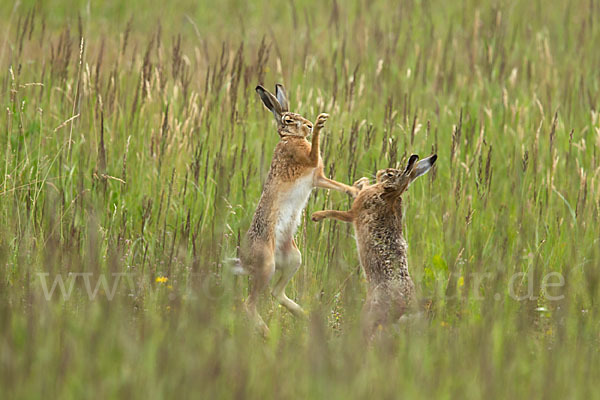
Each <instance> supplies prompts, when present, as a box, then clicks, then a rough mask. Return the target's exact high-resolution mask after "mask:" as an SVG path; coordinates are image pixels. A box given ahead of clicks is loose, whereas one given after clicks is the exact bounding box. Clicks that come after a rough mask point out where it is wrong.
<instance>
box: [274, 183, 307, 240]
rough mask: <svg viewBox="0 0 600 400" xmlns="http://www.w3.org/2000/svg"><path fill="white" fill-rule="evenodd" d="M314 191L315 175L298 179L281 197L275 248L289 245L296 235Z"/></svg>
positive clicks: (276, 225)
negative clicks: (309, 198)
mask: <svg viewBox="0 0 600 400" xmlns="http://www.w3.org/2000/svg"><path fill="white" fill-rule="evenodd" d="M312 189H313V174H312V173H311V174H308V175H305V176H303V177H302V178H300V179H298V180H297V181H296V182H295V183H294V185H293V186H292V187H290V188H289V189H288V190H287V191H286V192H284V193H281V194H280V197H279V215H278V216H277V223H276V224H275V248H276V249H279V248H281V246H283V245H285V244H287V243H288V242H289V240H290V239H291V238H293V237H294V235H295V234H296V229H298V226H299V225H300V215H301V214H302V210H304V207H306V203H307V202H308V197H309V196H310V192H311V191H312Z"/></svg>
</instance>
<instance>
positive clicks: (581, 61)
mask: <svg viewBox="0 0 600 400" xmlns="http://www.w3.org/2000/svg"><path fill="white" fill-rule="evenodd" d="M9 3H10V2H5V3H3V4H2V5H0V22H2V23H1V24H0V32H2V36H0V92H1V93H2V97H0V102H1V104H2V110H1V112H0V127H1V129H0V133H1V134H0V145H1V146H0V149H1V151H0V266H1V267H2V268H1V274H0V332H1V333H0V393H2V395H1V397H2V398H37V397H41V396H46V397H50V398H115V397H120V398H165V397H166V398H174V397H194V398H213V397H224V398H233V397H235V398H247V397H272V398H289V397H291V398H307V397H310V398H348V397H351V398H355V397H368V398H397V397H404V398H482V397H484V396H485V397H495V398H514V397H517V396H518V397H532V398H540V397H544V398H561V399H562V398H575V397H577V398H591V397H598V391H597V390H596V381H597V379H596V377H597V375H598V372H599V371H598V365H599V361H600V355H599V353H598V349H599V345H600V334H599V328H600V313H599V310H598V300H597V299H598V295H599V294H600V293H599V287H598V285H599V278H600V275H599V273H600V272H599V269H598V267H599V265H598V261H599V260H600V257H599V256H600V246H599V245H600V229H599V228H598V223H599V217H600V188H599V180H598V179H599V178H598V177H599V173H600V162H599V161H600V160H599V156H600V154H599V152H598V149H599V146H600V115H599V111H598V102H599V98H598V93H599V90H600V75H599V74H598V71H599V66H600V52H598V51H597V43H598V42H599V41H600V27H599V25H600V24H599V23H598V21H599V18H598V17H599V16H600V4H599V3H598V2H597V1H596V0H589V1H581V2H578V1H569V2H559V3H556V4H554V3H552V4H546V3H543V2H539V1H536V2H525V1H523V2H502V1H499V2H483V3H482V2H478V1H466V2H442V1H405V2H400V3H399V4H395V3H394V4H392V3H388V2H377V1H376V2H367V1H357V2H352V3H348V2H344V3H343V2H338V1H329V2H314V3H313V2H309V1H298V0H292V1H289V2H265V1H253V2H233V1H224V2H219V3H218V4H213V5H207V4H199V3H197V2H191V1H188V0H178V1H175V2H169V4H168V5H166V4H165V5H164V6H161V7H157V6H156V5H153V4H147V3H144V2H141V1H135V2H134V1H132V2H123V3H116V2H115V3H112V2H102V4H101V3H98V2H84V1H62V2H57V4H45V3H42V2H37V1H21V2H18V3H16V4H9ZM276 82H282V83H284V84H285V85H286V87H287V90H288V94H289V97H290V99H291V107H292V109H293V110H294V111H297V112H299V113H301V114H303V115H304V116H306V117H307V118H310V119H314V118H315V117H316V116H317V115H318V113H320V112H327V113H329V114H330V115H331V118H330V120H329V121H328V124H327V127H326V130H325V132H324V134H323V136H322V149H323V150H322V151H323V159H324V162H325V169H326V173H327V174H328V175H329V176H331V177H333V178H335V179H337V180H339V181H343V182H348V183H351V182H353V181H354V180H356V179H358V178H360V177H362V176H373V175H374V173H375V172H376V170H377V169H380V168H385V167H389V166H396V165H400V164H402V163H403V162H404V161H405V160H406V158H407V156H408V155H410V154H412V153H417V154H419V155H421V156H422V157H423V156H426V155H428V154H430V153H433V152H436V153H437V154H438V156H439V159H438V162H437V164H436V167H435V169H434V171H432V173H430V174H429V175H427V176H426V177H425V178H422V179H421V180H420V181H418V182H416V183H415V184H413V185H412V186H411V188H410V189H409V191H408V193H407V194H406V195H405V198H404V202H405V205H406V207H405V217H404V223H405V228H404V234H405V237H406V239H407V241H408V243H409V267H410V270H411V274H412V276H413V279H414V281H415V283H416V286H417V288H418V290H419V293H420V297H421V298H422V299H423V300H422V302H423V307H424V309H425V315H426V317H425V318H423V319H422V320H421V321H419V322H415V323H413V324H408V325H404V326H398V327H394V328H393V329H391V330H390V332H389V333H388V335H384V337H383V338H382V339H381V340H380V341H379V342H378V343H376V344H375V345H373V346H370V347H368V346H366V345H365V343H364V342H363V341H362V339H361V337H360V334H359V329H358V326H357V325H358V317H359V313H360V307H361V304H362V301H363V299H364V295H365V285H364V280H363V278H362V275H361V272H360V268H359V264H358V258H357V255H356V249H355V244H354V240H353V232H352V228H351V226H348V225H344V224H340V223H338V222H335V221H331V222H324V223H321V224H313V223H311V222H310V219H309V218H308V216H309V215H310V213H311V212H313V211H316V210H319V209H323V208H332V207H333V208H339V209H346V208H348V207H349V206H350V199H349V198H347V197H346V196H345V195H343V194H341V193H337V192H331V193H329V192H326V191H323V190H316V191H315V192H314V193H313V195H312V197H311V199H310V201H309V204H308V207H307V209H306V212H305V214H304V215H303V223H302V225H301V227H300V229H299V232H298V235H297V243H298V246H299V248H300V249H301V251H302V254H303V266H302V269H301V270H300V271H299V272H298V273H297V274H296V276H295V277H294V279H293V280H292V282H291V284H290V285H289V286H288V295H290V297H293V298H294V299H296V300H297V301H298V302H299V303H300V304H301V305H303V306H304V307H305V308H306V309H307V310H309V311H310V317H309V318H308V320H307V321H297V320H294V319H293V318H292V317H291V316H290V315H288V313H286V311H285V310H284V309H282V308H281V307H279V306H278V305H277V304H276V302H274V301H273V300H271V299H270V298H268V297H267V296H265V298H264V299H263V301H262V305H263V307H262V310H261V314H262V315H263V316H264V317H265V319H266V320H267V323H268V325H269V326H270V328H271V330H272V333H273V335H272V336H273V337H272V338H271V339H270V340H268V341H266V342H265V341H263V340H262V339H260V338H259V337H258V336H257V335H255V334H254V333H253V331H252V328H251V327H250V326H249V324H248V323H247V321H246V320H245V318H244V315H243V312H242V310H241V303H242V301H243V300H244V297H245V295H246V294H247V288H248V285H247V282H246V280H245V279H242V278H234V277H233V276H231V275H230V274H228V273H227V271H226V270H223V265H222V261H221V260H223V259H224V258H226V257H230V256H233V255H234V254H235V253H236V246H237V245H238V244H239V240H240V237H241V235H243V234H244V232H245V230H246V229H247V228H248V226H249V224H250V221H251V218H252V214H253V211H254V208H255V207H256V204H257V201H258V198H259V196H260V192H261V189H262V182H263V181H264V179H265V177H266V173H267V171H268V167H269V163H270V158H271V154H272V150H273V148H274V146H275V144H276V143H277V140H278V137H277V134H276V131H275V126H274V124H273V122H272V117H271V115H270V113H268V111H267V110H266V109H264V107H263V106H262V105H261V103H260V101H259V99H258V97H257V96H256V94H255V93H254V87H255V86H256V85H257V84H259V83H260V84H264V85H265V86H267V87H273V86H274V84H275V83H276ZM551 273H556V274H554V275H549V274H551ZM561 277H562V279H564V285H558V284H559V283H560V278H561ZM59 278H60V279H61V280H62V281H61V282H62V283H63V284H64V290H65V293H67V292H68V293H70V295H69V294H62V293H63V292H62V291H61V287H60V286H55V289H54V292H52V294H50V291H51V289H52V285H53V283H57V282H58V281H57V280H56V279H59ZM165 278H166V279H165ZM102 279H105V281H102ZM99 282H100V283H99ZM103 282H104V283H105V285H103V284H102V283H103ZM57 284H58V283H57ZM71 284H72V285H73V286H72V288H73V290H72V292H69V289H70V285H71ZM549 284H557V285H558V286H550V285H549ZM113 288H114V292H113ZM96 289H97V290H96ZM90 293H91V294H92V296H91V297H92V298H90ZM48 298H49V300H48ZM517 298H518V299H517Z"/></svg>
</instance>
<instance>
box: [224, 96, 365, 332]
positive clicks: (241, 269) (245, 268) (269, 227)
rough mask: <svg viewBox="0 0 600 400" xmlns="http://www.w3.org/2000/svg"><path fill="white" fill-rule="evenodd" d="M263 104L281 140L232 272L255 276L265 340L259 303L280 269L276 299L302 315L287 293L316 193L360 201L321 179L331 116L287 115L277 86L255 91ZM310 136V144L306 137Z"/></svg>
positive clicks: (253, 294)
mask: <svg viewBox="0 0 600 400" xmlns="http://www.w3.org/2000/svg"><path fill="white" fill-rule="evenodd" d="M256 92H257V93H258V95H259V96H260V98H261V100H262V102H263V103H264V105H265V106H266V107H267V108H268V109H269V110H270V111H271V112H272V113H273V115H274V116H275V121H276V122H277V132H278V133H279V137H280V138H281V139H280V141H279V143H278V144H277V146H276V147H275V151H274V153H273V160H272V161H271V167H270V169H269V173H268V176H267V179H266V181H265V184H264V187H263V191H262V195H261V197H260V200H259V202H258V207H257V208H256V211H255V213H254V218H253V219H252V224H251V226H250V229H249V230H248V232H247V233H246V236H245V238H244V241H243V243H242V245H241V248H240V258H239V259H234V260H232V261H233V262H234V264H235V265H234V266H233V272H234V273H237V274H249V275H251V279H252V280H251V289H250V295H249V296H248V299H247V300H246V303H245V307H246V311H247V312H248V315H249V316H250V318H251V320H252V321H253V322H254V323H255V324H256V326H257V327H258V329H260V330H261V331H262V333H263V334H264V335H265V336H266V335H268V333H269V329H268V328H267V326H266V324H265V323H264V321H263V320H262V318H261V317H260V315H259V314H258V311H257V301H258V298H259V295H260V294H261V292H262V291H263V290H264V289H265V287H266V286H267V285H268V283H269V281H270V280H271V278H272V277H273V274H274V273H275V271H276V270H279V271H281V276H280V277H279V279H278V280H277V281H276V283H275V285H274V286H273V289H272V291H271V293H272V295H273V296H274V297H275V299H277V301H279V303H281V304H282V305H283V306H284V307H286V308H287V309H288V310H289V311H290V312H292V313H293V314H294V315H296V316H301V315H304V310H303V309H302V307H300V306H299V305H298V304H296V303H295V302H294V301H292V300H290V299H289V298H288V297H287V296H286V294H285V287H286V285H287V283H288V282H289V281H290V279H291V278H292V276H293V275H294V273H295V272H296V271H297V270H298V268H299V267H300V264H301V262H302V256H301V254H300V251H299V250H298V247H297V246H296V243H295V241H294V235H295V233H296V229H297V228H298V225H300V216H301V214H302V210H303V209H304V207H305V206H306V203H307V201H308V197H309V195H310V193H311V191H312V189H313V188H315V187H319V188H325V189H334V190H339V191H342V192H346V193H347V194H349V195H351V196H356V194H357V193H358V189H357V188H355V187H353V186H348V185H344V184H342V183H339V182H336V181H333V180H331V179H328V178H326V177H325V175H324V174H323V161H322V159H321V155H320V152H319V134H320V133H321V129H322V128H323V126H324V125H325V122H326V121H327V118H328V117H329V116H328V115H327V114H320V115H319V116H318V117H317V120H316V122H315V123H314V125H313V123H312V122H310V121H309V120H307V119H305V118H304V117H302V116H301V115H299V114H295V113H292V112H290V111H289V104H288V99H287V96H286V93H285V90H284V88H283V86H282V85H279V84H278V85H276V86H275V93H276V95H275V96H274V95H273V94H272V93H270V92H269V91H268V90H266V89H265V88H263V87H262V86H257V87H256ZM311 133H312V143H311V142H309V141H308V140H306V137H307V136H308V135H310V134H311Z"/></svg>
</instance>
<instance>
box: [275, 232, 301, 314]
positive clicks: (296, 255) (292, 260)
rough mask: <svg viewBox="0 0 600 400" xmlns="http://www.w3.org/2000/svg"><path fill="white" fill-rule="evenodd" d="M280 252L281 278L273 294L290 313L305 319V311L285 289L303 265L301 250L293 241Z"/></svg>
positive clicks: (279, 266) (279, 267) (278, 266)
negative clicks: (288, 295) (287, 294)
mask: <svg viewBox="0 0 600 400" xmlns="http://www.w3.org/2000/svg"><path fill="white" fill-rule="evenodd" d="M278 251H280V252H281V254H280V257H278V264H277V268H278V269H281V276H280V277H279V279H278V280H277V283H275V285H274V286H273V289H272V290H271V294H272V295H273V297H275V299H276V300H277V301H278V302H279V303H280V304H281V305H282V306H284V307H285V308H287V309H288V311H290V312H291V313H292V314H294V315H295V316H296V317H303V316H304V315H306V313H305V311H304V309H302V307H300V306H299V305H298V304H297V303H296V302H294V301H293V300H291V299H290V298H289V297H287V296H286V294H285V287H286V286H287V284H288V283H289V281H290V280H291V279H292V277H293V276H294V274H295V273H296V271H298V268H300V264H302V254H301V253H300V250H298V247H297V246H296V242H295V241H294V240H292V241H291V242H290V244H289V245H288V246H286V247H285V248H284V249H282V250H280V249H278Z"/></svg>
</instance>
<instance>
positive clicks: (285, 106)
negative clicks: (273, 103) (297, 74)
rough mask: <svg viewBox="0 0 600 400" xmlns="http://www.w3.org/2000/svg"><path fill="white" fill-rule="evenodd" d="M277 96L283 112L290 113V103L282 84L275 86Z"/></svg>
mask: <svg viewBox="0 0 600 400" xmlns="http://www.w3.org/2000/svg"><path fill="white" fill-rule="evenodd" d="M275 95H276V96H277V100H278V101H279V104H280V105H281V110H282V111H283V112H288V111H290V103H289V102H288V99H287V95H286V94H285V88H284V87H283V85H282V84H281V83H278V84H277V85H275Z"/></svg>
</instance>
